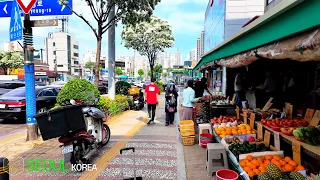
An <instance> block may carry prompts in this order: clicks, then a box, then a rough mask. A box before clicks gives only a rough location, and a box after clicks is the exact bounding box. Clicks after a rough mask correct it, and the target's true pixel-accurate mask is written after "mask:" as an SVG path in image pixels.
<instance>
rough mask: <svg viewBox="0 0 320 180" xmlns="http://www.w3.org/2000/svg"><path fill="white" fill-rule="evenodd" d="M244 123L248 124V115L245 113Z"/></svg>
mask: <svg viewBox="0 0 320 180" xmlns="http://www.w3.org/2000/svg"><path fill="white" fill-rule="evenodd" d="M243 123H244V124H248V114H247V112H244V113H243Z"/></svg>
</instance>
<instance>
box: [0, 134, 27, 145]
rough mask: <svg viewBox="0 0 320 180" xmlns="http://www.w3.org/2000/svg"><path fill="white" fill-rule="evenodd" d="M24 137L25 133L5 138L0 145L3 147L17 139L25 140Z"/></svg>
mask: <svg viewBox="0 0 320 180" xmlns="http://www.w3.org/2000/svg"><path fill="white" fill-rule="evenodd" d="M26 135H27V134H26V133H23V134H18V135H16V136H13V137H9V138H6V139H4V140H1V141H0V145H4V144H7V143H9V142H11V141H16V140H18V139H22V138H25V137H26Z"/></svg>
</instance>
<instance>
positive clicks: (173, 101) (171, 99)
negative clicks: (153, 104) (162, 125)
mask: <svg viewBox="0 0 320 180" xmlns="http://www.w3.org/2000/svg"><path fill="white" fill-rule="evenodd" d="M165 97H166V104H165V111H166V126H168V125H169V124H173V121H174V115H175V113H176V112H177V105H178V103H177V101H178V93H177V91H176V87H175V85H174V84H170V86H169V87H168V88H167V91H166V95H165Z"/></svg>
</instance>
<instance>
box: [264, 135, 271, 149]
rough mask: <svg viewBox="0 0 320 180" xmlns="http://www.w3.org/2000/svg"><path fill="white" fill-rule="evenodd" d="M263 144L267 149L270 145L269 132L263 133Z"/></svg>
mask: <svg viewBox="0 0 320 180" xmlns="http://www.w3.org/2000/svg"><path fill="white" fill-rule="evenodd" d="M263 142H264V144H265V145H266V146H267V147H269V145H270V132H269V131H265V132H264V138H263Z"/></svg>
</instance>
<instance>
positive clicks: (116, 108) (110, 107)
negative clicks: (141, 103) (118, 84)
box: [98, 95, 130, 116]
mask: <svg viewBox="0 0 320 180" xmlns="http://www.w3.org/2000/svg"><path fill="white" fill-rule="evenodd" d="M129 101H130V100H129V98H128V97H127V96H124V95H116V98H115V99H114V100H111V99H109V98H108V97H103V96H101V98H100V101H99V103H98V107H99V109H101V110H102V111H104V112H106V111H108V113H109V115H110V116H114V115H117V114H119V113H121V112H123V111H125V110H126V109H128V108H129Z"/></svg>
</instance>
